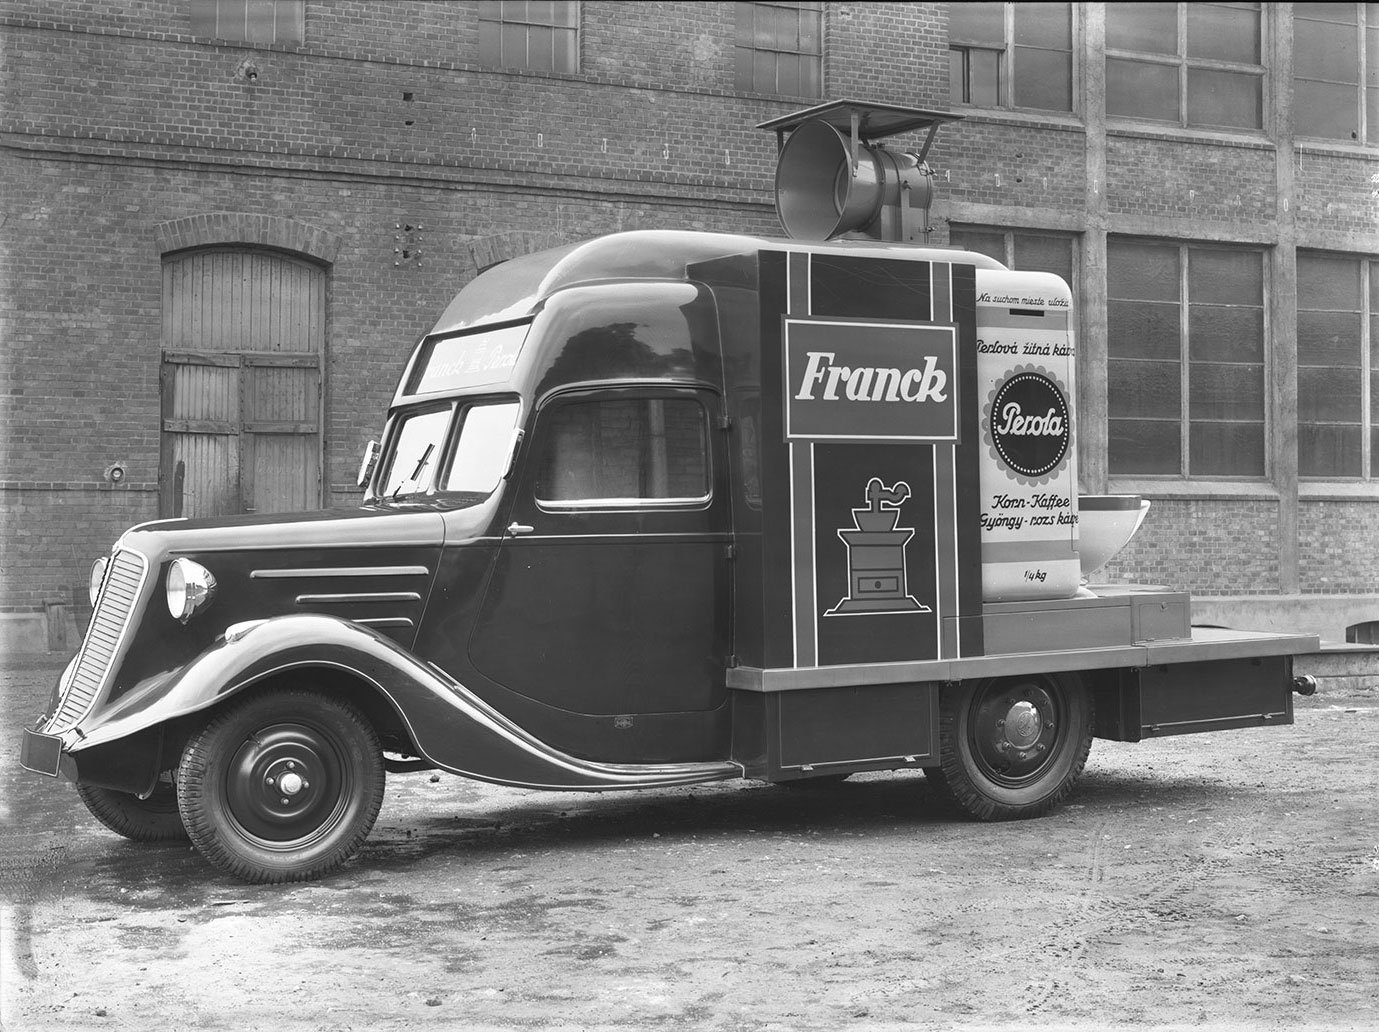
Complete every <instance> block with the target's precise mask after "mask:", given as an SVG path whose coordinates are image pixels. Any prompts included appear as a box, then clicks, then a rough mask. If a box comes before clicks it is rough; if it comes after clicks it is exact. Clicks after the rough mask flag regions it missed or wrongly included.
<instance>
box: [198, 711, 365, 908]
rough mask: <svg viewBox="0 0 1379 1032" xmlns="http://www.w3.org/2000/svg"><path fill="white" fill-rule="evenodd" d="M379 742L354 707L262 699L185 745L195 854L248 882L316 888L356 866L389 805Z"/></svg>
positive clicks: (220, 718) (226, 713)
mask: <svg viewBox="0 0 1379 1032" xmlns="http://www.w3.org/2000/svg"><path fill="white" fill-rule="evenodd" d="M383 784H384V771H383V753H382V750H381V748H380V746H379V741H378V735H377V734H376V733H375V732H374V730H373V727H372V726H371V725H370V724H369V723H368V721H366V720H365V719H364V717H363V716H362V715H361V714H360V712H359V711H358V710H357V709H356V708H355V707H354V706H352V705H351V704H349V703H348V702H345V701H342V700H339V699H336V698H332V697H330V696H328V695H324V694H321V693H319V692H314V691H308V690H303V689H289V690H286V691H264V692H261V693H259V694H256V695H252V696H249V697H248V698H245V699H244V700H243V701H241V702H239V703H236V704H234V705H232V706H231V707H230V708H229V709H227V710H225V711H224V712H222V713H220V714H219V715H218V716H217V717H216V718H215V719H213V720H212V721H211V722H210V723H209V724H208V725H206V727H205V728H203V729H202V730H201V731H200V732H199V733H198V734H197V735H195V736H194V737H193V738H192V740H191V741H190V742H188V743H187V747H186V749H185V750H184V751H183V753H182V762H181V764H180V765H179V766H178V769H177V801H178V807H179V809H180V810H181V814H182V821H183V823H184V824H185V825H186V828H187V833H188V835H189V836H190V837H191V840H192V844H193V845H195V846H196V848H197V849H198V850H199V851H200V852H201V854H202V855H203V856H205V857H206V859H207V860H209V861H210V862H211V863H213V864H214V865H215V866H217V867H219V868H220V869H221V870H223V871H225V872H227V873H229V874H232V875H234V876H235V877H237V878H240V879H242V880H244V881H249V882H289V881H305V880H307V879H310V878H318V877H320V876H321V875H323V874H326V873H328V872H330V871H332V870H334V869H335V868H337V867H339V866H340V865H341V864H343V863H344V862H345V861H346V860H348V859H349V858H350V857H351V856H353V855H354V853H355V852H356V851H357V850H358V848H359V846H360V845H361V844H362V843H363V841H364V839H365V837H367V835H368V834H369V831H370V829H371V828H372V827H373V823H374V819H375V818H376V817H377V816H378V811H379V808H380V807H381V806H382V804H383Z"/></svg>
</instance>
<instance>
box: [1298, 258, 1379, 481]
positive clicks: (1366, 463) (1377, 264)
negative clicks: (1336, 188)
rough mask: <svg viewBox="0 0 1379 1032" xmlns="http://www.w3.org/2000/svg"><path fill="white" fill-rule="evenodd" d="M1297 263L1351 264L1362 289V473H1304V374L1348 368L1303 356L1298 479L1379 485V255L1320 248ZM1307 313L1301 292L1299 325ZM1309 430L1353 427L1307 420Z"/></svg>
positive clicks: (1322, 310) (1320, 310) (1299, 398)
mask: <svg viewBox="0 0 1379 1032" xmlns="http://www.w3.org/2000/svg"><path fill="white" fill-rule="evenodd" d="M1296 258H1297V262H1298V264H1299V265H1300V264H1301V263H1302V261H1303V259H1304V258H1321V259H1340V260H1343V261H1346V262H1349V263H1350V264H1351V265H1352V266H1354V267H1355V269H1356V273H1357V275H1358V278H1359V288H1360V307H1359V309H1358V311H1357V312H1356V315H1358V317H1359V321H1360V336H1359V339H1358V340H1357V341H1356V342H1355V343H1356V346H1357V347H1358V348H1359V349H1360V367H1359V372H1360V472H1359V474H1357V475H1347V474H1334V473H1305V472H1303V468H1302V465H1303V455H1302V441H1301V433H1302V428H1303V426H1304V420H1303V418H1302V393H1301V379H1302V370H1303V369H1304V368H1309V369H1339V368H1347V367H1342V366H1319V365H1311V364H1308V365H1306V366H1305V365H1304V364H1303V362H1302V356H1301V354H1299V355H1298V362H1297V368H1298V394H1297V397H1296V398H1295V402H1296V406H1297V409H1296V411H1297V415H1296V423H1297V429H1298V434H1299V441H1298V479H1299V481H1301V482H1303V483H1306V484H1327V483H1331V484H1363V485H1370V484H1373V485H1379V449H1376V448H1375V446H1374V437H1375V434H1376V431H1379V414H1376V413H1375V411H1374V404H1375V401H1376V398H1375V389H1374V384H1373V376H1374V374H1376V373H1379V362H1377V361H1376V360H1375V359H1376V356H1375V354H1374V352H1375V350H1376V349H1379V326H1376V322H1379V296H1376V295H1379V255H1374V254H1357V253H1354V252H1343V251H1326V250H1322V249H1318V248H1299V249H1298V250H1297V253H1296ZM1306 310H1307V311H1309V312H1334V311H1341V310H1340V309H1326V308H1308V309H1306ZM1303 311H1304V308H1303V297H1302V293H1301V291H1299V293H1298V296H1297V308H1296V314H1297V317H1298V321H1299V322H1300V321H1301V316H1302V313H1303ZM1297 332H1298V336H1299V338H1301V328H1300V327H1298V328H1297ZM1305 425H1307V426H1347V425H1350V424H1345V423H1335V422H1324V421H1320V420H1307V421H1306V424H1305Z"/></svg>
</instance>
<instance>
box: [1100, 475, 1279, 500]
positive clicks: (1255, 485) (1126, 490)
mask: <svg viewBox="0 0 1379 1032" xmlns="http://www.w3.org/2000/svg"><path fill="white" fill-rule="evenodd" d="M1107 493H1108V494H1137V495H1140V496H1142V497H1144V498H1148V499H1150V500H1151V501H1152V500H1154V499H1155V498H1160V499H1164V500H1166V501H1169V500H1171V501H1273V502H1276V501H1278V499H1279V491H1278V488H1277V487H1275V486H1274V485H1273V484H1270V483H1267V482H1265V481H1261V480H1177V479H1175V480H1158V479H1149V478H1146V477H1112V478H1111V479H1110V481H1109V484H1108V488H1107Z"/></svg>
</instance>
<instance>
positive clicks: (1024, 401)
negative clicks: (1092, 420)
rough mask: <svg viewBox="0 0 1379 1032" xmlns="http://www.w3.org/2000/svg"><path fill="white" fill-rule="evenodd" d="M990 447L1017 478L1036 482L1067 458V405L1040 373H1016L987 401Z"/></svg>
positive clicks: (1027, 371)
mask: <svg viewBox="0 0 1379 1032" xmlns="http://www.w3.org/2000/svg"><path fill="white" fill-rule="evenodd" d="M990 420H991V422H990V429H989V432H990V434H991V446H992V447H993V448H994V449H995V450H996V454H997V456H998V457H999V458H1000V459H1001V461H1002V462H1004V463H1005V464H1006V465H1007V466H1009V467H1010V469H1011V470H1012V471H1013V472H1015V473H1017V474H1018V475H1019V476H1021V477H1025V478H1028V479H1030V480H1036V479H1038V478H1040V477H1042V476H1045V475H1046V474H1048V473H1050V472H1052V471H1053V470H1055V469H1057V468H1058V465H1059V463H1061V462H1062V461H1063V458H1064V456H1066V455H1067V454H1068V441H1069V439H1070V437H1071V434H1070V430H1071V426H1070V423H1071V420H1069V418H1068V402H1067V399H1065V398H1064V397H1063V392H1062V391H1061V390H1059V389H1058V384H1056V383H1055V382H1054V381H1053V380H1052V379H1051V378H1050V377H1048V376H1047V375H1045V374H1044V373H1043V372H1042V371H1038V372H1036V371H1034V370H1029V369H1026V370H1023V371H1017V372H1016V373H1015V375H1014V376H1012V377H1011V378H1010V379H1009V380H1007V381H1006V382H1005V383H1003V384H1001V386H1000V387H998V388H997V389H996V393H995V395H993V396H992V399H991V414H990Z"/></svg>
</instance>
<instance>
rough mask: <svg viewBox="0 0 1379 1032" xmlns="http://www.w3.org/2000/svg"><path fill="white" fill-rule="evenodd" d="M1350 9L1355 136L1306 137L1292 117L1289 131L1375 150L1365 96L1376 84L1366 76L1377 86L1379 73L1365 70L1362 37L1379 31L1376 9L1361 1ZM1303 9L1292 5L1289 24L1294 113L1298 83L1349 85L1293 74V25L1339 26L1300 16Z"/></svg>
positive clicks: (1377, 138)
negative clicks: (1352, 15)
mask: <svg viewBox="0 0 1379 1032" xmlns="http://www.w3.org/2000/svg"><path fill="white" fill-rule="evenodd" d="M1353 6H1354V8H1355V47H1356V49H1357V50H1358V54H1357V55H1356V56H1357V63H1356V81H1355V83H1354V89H1355V95H1354V101H1355V105H1356V107H1355V115H1356V119H1355V124H1356V126H1357V128H1356V131H1355V135H1354V136H1352V137H1351V138H1350V139H1346V138H1345V137H1343V136H1311V135H1309V134H1308V133H1307V132H1306V131H1305V130H1304V127H1301V126H1298V125H1296V122H1297V119H1296V118H1295V119H1294V123H1295V125H1294V129H1293V132H1294V135H1295V136H1297V137H1300V138H1303V139H1308V140H1326V141H1329V142H1332V143H1341V144H1347V143H1349V144H1358V145H1359V146H1362V147H1376V146H1379V125H1370V124H1369V97H1368V93H1369V91H1370V90H1372V89H1373V90H1379V85H1376V86H1370V85H1369V84H1368V82H1367V81H1366V80H1367V79H1368V78H1369V76H1370V75H1371V74H1373V75H1374V76H1375V81H1376V83H1379V70H1376V71H1374V72H1371V70H1370V69H1369V68H1368V67H1367V65H1368V63H1369V46H1368V44H1367V40H1366V36H1367V34H1368V33H1369V32H1379V6H1377V5H1375V4H1369V3H1363V2H1357V3H1355V4H1353ZM1372 7H1373V8H1375V16H1374V18H1373V20H1372V21H1373V23H1372V24H1371V19H1370V18H1369V14H1370V8H1372ZM1307 9H1308V8H1307V7H1306V6H1303V5H1296V6H1295V9H1294V11H1293V23H1294V33H1293V40H1294V42H1293V45H1294V48H1295V50H1294V54H1293V59H1294V63H1293V98H1294V99H1293V110H1294V111H1295V112H1296V111H1297V110H1298V101H1297V96H1298V93H1299V88H1298V85H1299V83H1316V84H1325V85H1330V86H1349V85H1351V84H1350V83H1343V82H1340V81H1339V80H1333V79H1312V78H1308V77H1305V76H1301V75H1299V74H1298V72H1297V53H1296V46H1297V42H1296V40H1297V31H1296V26H1297V22H1299V21H1306V22H1320V23H1323V24H1327V25H1339V24H1341V23H1339V22H1333V21H1330V20H1329V19H1325V18H1315V17H1307V16H1306V15H1305V14H1304V13H1303V12H1305V11H1306V10H1307ZM1376 49H1379V48H1376ZM1376 59H1379V55H1377V56H1376ZM1376 109H1377V110H1379V105H1376Z"/></svg>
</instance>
